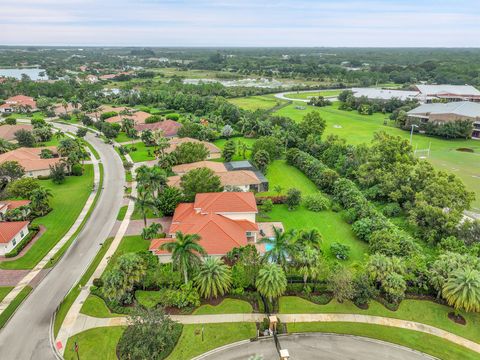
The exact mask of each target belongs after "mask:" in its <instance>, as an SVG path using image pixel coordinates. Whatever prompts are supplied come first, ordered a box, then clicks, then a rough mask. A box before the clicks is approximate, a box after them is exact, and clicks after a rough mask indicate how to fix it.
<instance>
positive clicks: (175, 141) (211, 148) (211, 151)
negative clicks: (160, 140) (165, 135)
mask: <svg viewBox="0 0 480 360" xmlns="http://www.w3.org/2000/svg"><path fill="white" fill-rule="evenodd" d="M187 142H193V143H201V144H203V145H205V147H206V148H207V150H208V157H207V159H218V158H219V157H221V156H222V151H221V150H220V149H219V148H218V147H217V146H215V145H214V144H212V143H210V142H207V141H201V140H197V139H193V138H189V137H183V138H177V137H174V138H171V139H170V146H169V147H168V148H167V149H165V152H166V153H167V154H169V153H171V152H172V151H174V150H175V149H176V148H177V147H178V146H179V145H181V144H184V143H187Z"/></svg>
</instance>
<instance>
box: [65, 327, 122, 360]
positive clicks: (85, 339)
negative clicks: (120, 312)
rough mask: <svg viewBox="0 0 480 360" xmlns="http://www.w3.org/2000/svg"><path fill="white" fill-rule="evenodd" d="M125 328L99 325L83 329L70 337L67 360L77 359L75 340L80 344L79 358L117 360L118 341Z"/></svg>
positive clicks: (66, 348) (66, 354) (66, 353)
mask: <svg viewBox="0 0 480 360" xmlns="http://www.w3.org/2000/svg"><path fill="white" fill-rule="evenodd" d="M124 330H125V328H124V327H122V326H111V327H99V328H94V329H90V330H87V331H83V332H81V333H79V334H76V335H74V336H72V337H71V338H69V339H68V342H67V345H66V347H65V354H64V356H63V357H64V359H65V360H77V354H76V353H75V351H74V349H75V342H76V343H77V345H78V355H79V357H78V358H79V359H82V360H117V354H116V348H117V343H118V341H119V340H120V338H121V337H122V334H123V332H124Z"/></svg>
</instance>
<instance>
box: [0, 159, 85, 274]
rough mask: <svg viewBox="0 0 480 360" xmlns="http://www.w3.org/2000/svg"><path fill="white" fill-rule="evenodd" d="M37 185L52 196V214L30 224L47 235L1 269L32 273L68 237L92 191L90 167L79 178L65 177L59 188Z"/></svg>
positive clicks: (44, 184) (47, 183) (1, 266)
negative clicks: (38, 227) (43, 230)
mask: <svg viewBox="0 0 480 360" xmlns="http://www.w3.org/2000/svg"><path fill="white" fill-rule="evenodd" d="M39 182H40V184H41V185H42V186H43V187H45V188H47V189H50V191H51V192H52V198H51V199H50V206H51V207H52V209H53V210H52V211H51V212H50V213H48V214H47V215H45V216H43V217H41V218H37V219H35V220H34V221H33V222H32V223H33V224H38V225H43V226H45V228H46V231H45V233H44V234H43V235H42V236H41V237H40V239H38V240H37V242H36V243H35V244H33V245H32V247H31V248H30V249H29V250H28V251H27V253H26V254H25V255H24V256H22V257H21V258H19V259H17V260H13V261H5V262H2V263H0V268H2V269H32V268H33V267H34V266H35V265H36V264H37V263H38V262H39V261H40V260H41V259H42V258H43V257H44V256H45V255H46V254H47V253H48V252H49V251H50V249H52V248H53V247H54V246H55V244H56V243H57V242H58V241H59V240H60V239H61V238H62V237H63V236H64V235H65V234H66V233H67V231H68V230H69V229H70V227H71V226H72V225H73V223H74V222H75V220H76V219H77V217H78V215H80V212H81V211H82V209H83V206H84V205H85V202H86V201H87V199H88V196H89V195H90V193H91V191H92V186H93V165H85V171H84V174H83V175H82V176H68V177H67V178H66V181H65V182H64V183H63V184H60V185H57V184H54V183H53V182H52V181H51V180H39Z"/></svg>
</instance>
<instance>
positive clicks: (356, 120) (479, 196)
mask: <svg viewBox="0 0 480 360" xmlns="http://www.w3.org/2000/svg"><path fill="white" fill-rule="evenodd" d="M295 106H296V105H295V104H293V105H289V106H286V107H284V108H282V109H280V110H279V111H277V112H275V114H277V115H280V116H288V117H290V118H292V119H293V120H295V121H301V120H302V118H303V117H304V116H305V115H306V114H308V113H309V112H310V111H312V110H316V111H319V112H320V114H321V116H322V117H323V118H324V119H325V120H326V122H327V127H326V129H325V134H326V135H328V134H336V135H338V136H340V137H343V138H345V139H346V140H347V142H348V143H351V144H361V143H367V144H370V143H371V140H372V138H373V134H374V133H375V132H377V131H385V132H387V133H389V134H392V135H398V136H401V137H402V138H404V139H409V138H410V133H409V132H408V131H404V130H401V129H399V128H397V127H394V126H393V124H392V122H391V121H390V120H388V124H389V125H387V126H385V125H384V124H383V123H384V120H385V119H387V118H388V114H387V115H384V114H379V113H376V114H373V115H360V114H358V112H356V111H342V110H339V109H338V106H339V104H338V103H334V104H333V105H332V106H326V107H321V108H315V107H313V106H307V109H306V110H298V109H295ZM412 145H413V147H414V149H415V148H417V149H427V148H428V147H429V146H431V151H430V157H429V158H428V161H430V162H431V163H432V164H433V166H434V167H435V168H437V169H438V170H444V171H447V172H450V173H454V174H456V175H458V176H459V177H460V178H461V179H462V180H463V182H464V183H465V185H466V186H467V188H468V189H469V190H471V191H474V192H475V194H476V200H475V201H474V203H473V204H472V207H473V208H474V210H476V211H480V181H479V176H480V161H479V159H480V142H478V141H475V140H471V139H469V140H461V139H457V140H443V139H440V138H434V137H428V136H425V135H421V134H414V135H413V144H412ZM458 148H470V149H473V150H474V151H475V152H474V153H468V152H460V151H457V150H456V149H458Z"/></svg>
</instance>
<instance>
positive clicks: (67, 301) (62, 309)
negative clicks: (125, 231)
mask: <svg viewBox="0 0 480 360" xmlns="http://www.w3.org/2000/svg"><path fill="white" fill-rule="evenodd" d="M112 241H113V238H108V239H106V240H105V241H104V243H103V244H102V246H101V247H100V250H99V251H98V252H97V255H95V257H94V258H93V260H92V262H91V263H90V265H89V266H88V269H87V270H86V271H85V273H84V274H83V275H82V277H81V279H80V281H79V282H78V283H77V284H76V285H75V286H74V287H73V288H72V290H71V291H70V292H69V293H68V294H67V295H66V296H65V298H64V299H63V301H62V302H61V304H60V306H59V308H58V311H57V314H56V316H55V322H54V324H53V333H54V335H55V337H56V336H57V335H58V331H59V330H60V327H61V326H62V323H63V320H64V319H65V316H67V313H68V310H69V309H70V307H71V306H72V304H73V302H74V301H75V299H76V298H77V296H78V294H80V287H81V286H84V285H85V284H86V283H87V281H88V280H89V279H90V278H91V277H92V275H93V273H94V272H95V269H96V268H97V266H98V264H100V261H101V260H102V258H103V256H104V255H105V253H106V252H107V250H108V248H109V247H110V245H111V244H112Z"/></svg>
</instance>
